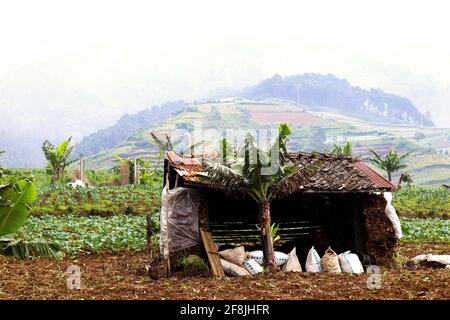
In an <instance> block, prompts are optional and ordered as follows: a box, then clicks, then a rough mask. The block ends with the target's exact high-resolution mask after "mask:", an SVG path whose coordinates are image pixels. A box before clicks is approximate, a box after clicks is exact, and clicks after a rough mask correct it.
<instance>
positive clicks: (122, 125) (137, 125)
mask: <svg viewBox="0 0 450 320" xmlns="http://www.w3.org/2000/svg"><path fill="white" fill-rule="evenodd" d="M184 105H185V103H184V102H183V101H173V102H168V103H165V104H162V105H160V106H154V107H151V108H148V109H146V110H143V111H140V112H138V113H136V114H133V115H129V114H125V115H124V116H122V117H121V118H120V119H119V120H118V121H117V123H116V124H115V125H113V126H111V127H109V128H106V129H103V130H100V131H98V132H96V133H93V134H90V135H88V136H87V137H85V138H83V139H82V140H81V142H80V143H79V144H78V145H77V147H76V154H77V155H81V154H83V155H85V156H90V155H94V154H97V153H99V152H101V151H103V150H107V149H111V148H113V147H115V146H117V145H118V144H119V143H121V142H122V141H123V140H125V139H127V138H128V137H129V136H131V135H132V134H133V133H135V132H137V131H139V130H142V129H146V128H148V127H149V126H151V125H153V124H155V123H157V122H159V121H164V120H166V119H167V118H169V117H170V116H171V115H172V114H173V113H174V112H176V111H178V110H181V109H182V107H183V106H184Z"/></svg>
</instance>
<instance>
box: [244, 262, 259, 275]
mask: <svg viewBox="0 0 450 320" xmlns="http://www.w3.org/2000/svg"><path fill="white" fill-rule="evenodd" d="M244 267H245V269H247V271H248V272H249V273H250V274H251V275H254V274H257V273H260V272H263V270H264V269H263V267H261V265H260V264H259V263H258V262H256V260H255V259H247V260H245V261H244Z"/></svg>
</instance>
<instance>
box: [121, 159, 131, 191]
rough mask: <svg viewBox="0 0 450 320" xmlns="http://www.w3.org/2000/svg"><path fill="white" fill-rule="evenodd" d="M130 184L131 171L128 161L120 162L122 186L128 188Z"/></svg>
mask: <svg viewBox="0 0 450 320" xmlns="http://www.w3.org/2000/svg"><path fill="white" fill-rule="evenodd" d="M129 183H130V169H129V166H128V162H127V161H120V184H121V185H122V186H126V185H128V184H129Z"/></svg>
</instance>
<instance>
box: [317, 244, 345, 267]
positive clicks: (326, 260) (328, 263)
mask: <svg viewBox="0 0 450 320" xmlns="http://www.w3.org/2000/svg"><path fill="white" fill-rule="evenodd" d="M320 264H321V265H322V269H323V271H325V272H336V273H338V272H341V267H340V265H339V258H338V255H337V254H336V252H334V251H333V250H332V249H331V248H330V247H328V249H327V251H325V254H324V255H323V257H322V260H321V262H320Z"/></svg>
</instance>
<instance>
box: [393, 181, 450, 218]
mask: <svg viewBox="0 0 450 320" xmlns="http://www.w3.org/2000/svg"><path fill="white" fill-rule="evenodd" d="M392 204H393V206H394V207H395V208H396V210H397V211H398V213H399V215H402V216H411V217H428V216H430V215H432V216H433V215H434V216H435V217H444V215H446V214H447V215H448V213H449V212H450V190H449V189H446V188H443V187H441V188H431V187H417V186H414V187H410V188H408V187H406V188H405V187H404V188H401V189H400V190H397V191H396V192H394V194H393V200H392ZM430 213H431V214H430Z"/></svg>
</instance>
